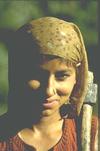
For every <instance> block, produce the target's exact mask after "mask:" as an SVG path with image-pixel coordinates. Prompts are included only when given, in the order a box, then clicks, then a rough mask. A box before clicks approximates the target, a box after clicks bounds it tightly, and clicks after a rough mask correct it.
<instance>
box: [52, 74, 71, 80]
mask: <svg viewBox="0 0 100 151" xmlns="http://www.w3.org/2000/svg"><path fill="white" fill-rule="evenodd" d="M69 76H70V74H59V75H56V76H55V77H56V79H57V80H58V81H63V80H66V79H67V78H68V77H69Z"/></svg>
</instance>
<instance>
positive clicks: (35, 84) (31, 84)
mask: <svg viewBox="0 0 100 151" xmlns="http://www.w3.org/2000/svg"><path fill="white" fill-rule="evenodd" d="M28 85H29V87H30V88H31V89H33V90H37V89H38V88H39V87H40V82H39V81H38V80H30V81H28Z"/></svg>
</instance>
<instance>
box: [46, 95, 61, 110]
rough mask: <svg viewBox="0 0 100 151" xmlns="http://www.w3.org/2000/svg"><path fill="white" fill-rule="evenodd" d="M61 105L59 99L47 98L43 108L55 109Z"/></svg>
mask: <svg viewBox="0 0 100 151" xmlns="http://www.w3.org/2000/svg"><path fill="white" fill-rule="evenodd" d="M58 104H59V99H58V98H55V97H50V98H47V99H46V100H45V101H44V103H43V107H44V108H48V109H50V108H53V107H55V106H56V105H58Z"/></svg>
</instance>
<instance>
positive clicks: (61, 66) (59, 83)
mask: <svg viewBox="0 0 100 151" xmlns="http://www.w3.org/2000/svg"><path fill="white" fill-rule="evenodd" d="M36 72H37V73H35V74H36V75H37V76H36V77H37V78H36V77H35V79H34V77H33V79H31V80H29V81H28V85H29V87H30V88H31V89H32V90H35V91H38V89H42V88H43V89H44V91H43V93H44V94H43V95H45V100H43V104H42V105H43V107H44V110H43V115H46V116H47V115H48V114H51V113H54V111H59V109H60V107H61V106H62V105H63V104H64V103H65V102H66V103H67V102H68V99H69V97H70V95H71V92H72V90H73V87H74V85H75V83H76V70H75V68H74V67H72V66H70V67H69V66H67V65H66V63H64V62H61V61H60V60H59V59H57V58H55V59H51V60H48V59H46V60H45V61H43V62H42V64H41V65H39V66H38V70H37V71H36ZM38 101H39V100H38Z"/></svg>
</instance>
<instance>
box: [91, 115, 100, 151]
mask: <svg viewBox="0 0 100 151" xmlns="http://www.w3.org/2000/svg"><path fill="white" fill-rule="evenodd" d="M99 121H100V119H99V118H98V117H97V116H93V117H92V124H91V150H93V151H97V150H98V129H99Z"/></svg>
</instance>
